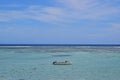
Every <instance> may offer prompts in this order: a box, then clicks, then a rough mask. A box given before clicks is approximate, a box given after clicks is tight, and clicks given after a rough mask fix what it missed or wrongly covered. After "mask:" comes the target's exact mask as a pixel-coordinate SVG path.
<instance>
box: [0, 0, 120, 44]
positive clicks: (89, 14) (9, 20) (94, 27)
mask: <svg viewBox="0 0 120 80" xmlns="http://www.w3.org/2000/svg"><path fill="white" fill-rule="evenodd" d="M0 44H120V0H0Z"/></svg>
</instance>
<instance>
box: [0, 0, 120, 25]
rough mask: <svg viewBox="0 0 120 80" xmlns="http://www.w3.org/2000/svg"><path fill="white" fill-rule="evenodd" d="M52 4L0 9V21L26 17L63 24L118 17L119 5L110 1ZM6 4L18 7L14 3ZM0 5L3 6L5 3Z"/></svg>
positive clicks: (72, 0) (65, 0)
mask: <svg viewBox="0 0 120 80" xmlns="http://www.w3.org/2000/svg"><path fill="white" fill-rule="evenodd" d="M113 2H115V1H113ZM54 4H56V5H54ZM54 4H53V5H54V6H40V5H27V6H26V7H24V9H18V10H14V9H13V10H0V22H10V21H15V20H24V19H26V20H35V21H40V22H45V23H52V24H58V23H62V24H64V23H72V22H76V21H79V20H104V19H110V18H113V17H118V16H119V14H120V11H119V8H120V7H119V6H111V4H112V3H110V2H106V3H104V2H102V1H99V0H56V3H54ZM8 6H12V8H13V7H18V6H16V5H8ZM8 6H6V7H8ZM0 7H5V5H1V6H0ZM20 7H22V6H20ZM20 7H19V8H20Z"/></svg>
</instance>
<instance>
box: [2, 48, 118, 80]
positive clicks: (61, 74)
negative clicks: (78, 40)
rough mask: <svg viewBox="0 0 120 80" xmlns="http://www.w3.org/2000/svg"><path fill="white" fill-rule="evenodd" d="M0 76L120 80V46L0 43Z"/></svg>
mask: <svg viewBox="0 0 120 80" xmlns="http://www.w3.org/2000/svg"><path fill="white" fill-rule="evenodd" d="M65 60H69V61H72V63H73V64H72V65H52V62H53V61H65ZM0 80H120V47H119V46H105V47H104V46H37V47H33V46H32V47H30V46H27V47H24V46H22V47H19V46H18V47H10V46H9V47H0Z"/></svg>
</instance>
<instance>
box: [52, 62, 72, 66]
mask: <svg viewBox="0 0 120 80" xmlns="http://www.w3.org/2000/svg"><path fill="white" fill-rule="evenodd" d="M53 65H72V62H70V61H65V62H57V61H54V62H53Z"/></svg>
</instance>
